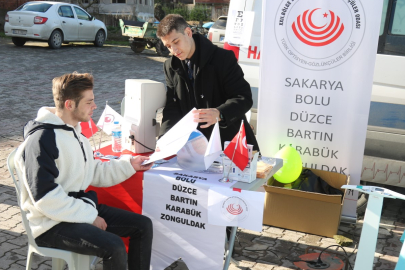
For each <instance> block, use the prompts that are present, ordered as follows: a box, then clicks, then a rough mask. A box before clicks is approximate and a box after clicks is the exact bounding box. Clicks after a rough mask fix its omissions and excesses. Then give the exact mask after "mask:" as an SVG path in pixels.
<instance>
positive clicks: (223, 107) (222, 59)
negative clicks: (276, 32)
mask: <svg viewBox="0 0 405 270" xmlns="http://www.w3.org/2000/svg"><path fill="white" fill-rule="evenodd" d="M193 38H194V41H195V42H196V43H197V42H198V43H199V44H198V48H199V59H198V67H199V69H198V71H197V73H196V75H195V80H194V88H195V94H196V98H197V99H198V105H197V107H199V108H197V109H206V108H217V109H218V110H219V111H220V112H221V114H222V115H223V118H224V119H225V120H224V121H220V122H219V124H220V134H221V141H222V147H223V146H224V141H231V140H232V139H233V137H234V136H235V135H236V134H237V132H238V131H239V128H240V124H241V120H242V119H243V120H244V122H245V131H246V140H247V143H248V144H252V145H253V146H254V148H253V149H254V150H259V146H258V144H257V141H256V138H255V136H254V134H253V131H252V129H251V127H250V125H249V124H248V122H247V121H246V117H245V113H246V112H247V111H249V109H250V108H251V107H252V105H253V100H252V92H251V90H250V85H249V83H248V82H247V81H246V80H245V79H244V78H243V72H242V69H241V68H240V66H239V65H238V63H237V60H236V58H235V55H234V53H233V52H232V51H228V50H224V49H221V48H218V47H217V46H215V45H213V44H212V43H211V41H209V40H208V39H206V38H205V37H203V36H201V35H199V34H195V35H193ZM164 72H165V76H166V85H167V92H166V97H167V99H166V106H165V108H164V110H163V120H162V126H161V128H160V134H159V135H160V136H161V135H163V134H165V133H166V132H167V131H168V130H169V129H170V128H171V127H172V126H174V125H175V124H176V123H177V122H178V121H179V120H180V119H181V118H182V117H183V116H185V115H186V114H187V113H188V112H189V108H190V102H189V95H188V91H189V87H188V86H187V80H188V77H187V76H188V75H187V73H186V71H185V69H184V67H183V65H182V63H181V61H180V60H179V59H178V58H177V57H175V56H172V57H171V58H170V59H168V60H166V62H165V63H164ZM190 90H191V89H190ZM201 95H203V98H201ZM213 127H214V125H212V126H210V127H209V128H200V127H199V128H198V129H199V130H200V131H201V132H202V133H203V134H204V135H205V137H207V139H209V138H210V136H211V132H212V129H213Z"/></svg>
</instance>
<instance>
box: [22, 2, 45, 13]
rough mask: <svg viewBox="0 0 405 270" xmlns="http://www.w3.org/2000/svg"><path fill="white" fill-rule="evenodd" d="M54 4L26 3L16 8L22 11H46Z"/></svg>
mask: <svg viewBox="0 0 405 270" xmlns="http://www.w3.org/2000/svg"><path fill="white" fill-rule="evenodd" d="M51 6H52V4H47V3H26V4H25V5H22V6H20V7H19V8H17V9H16V10H20V11H36V12H42V13H45V12H47V11H48V9H49V8H50V7H51Z"/></svg>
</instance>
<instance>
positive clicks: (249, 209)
mask: <svg viewBox="0 0 405 270" xmlns="http://www.w3.org/2000/svg"><path fill="white" fill-rule="evenodd" d="M264 197H265V192H256V191H247V190H240V189H230V188H222V187H212V188H210V189H209V191H208V222H209V224H212V225H221V226H236V227H241V228H244V229H248V230H252V231H257V232H261V231H262V229H263V228H262V226H263V209H264Z"/></svg>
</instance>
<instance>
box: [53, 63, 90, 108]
mask: <svg viewBox="0 0 405 270" xmlns="http://www.w3.org/2000/svg"><path fill="white" fill-rule="evenodd" d="M93 82H94V79H93V75H91V74H90V73H77V72H76V71H75V72H73V73H68V74H64V75H62V76H60V77H56V78H54V79H53V80H52V93H53V100H54V101H55V106H56V109H61V110H63V108H64V106H65V101H66V100H68V99H70V100H74V102H75V104H76V105H75V106H76V108H77V106H78V105H79V101H80V100H81V99H82V98H83V95H82V93H83V92H84V91H86V90H93Z"/></svg>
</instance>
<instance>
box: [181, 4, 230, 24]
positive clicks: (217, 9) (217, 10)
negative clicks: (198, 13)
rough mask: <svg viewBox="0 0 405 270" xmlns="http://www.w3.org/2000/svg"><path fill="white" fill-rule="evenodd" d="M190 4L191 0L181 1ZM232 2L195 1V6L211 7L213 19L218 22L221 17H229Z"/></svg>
mask: <svg viewBox="0 0 405 270" xmlns="http://www.w3.org/2000/svg"><path fill="white" fill-rule="evenodd" d="M179 1H185V2H189V0H179ZM229 1H230V0H193V2H194V3H193V4H194V5H206V6H211V18H212V20H214V21H216V20H217V19H218V17H219V16H228V10H229Z"/></svg>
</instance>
